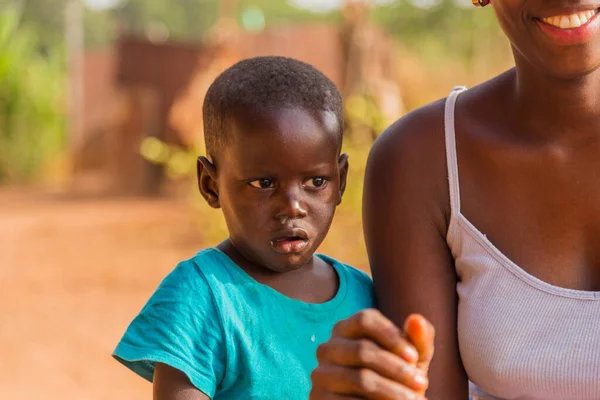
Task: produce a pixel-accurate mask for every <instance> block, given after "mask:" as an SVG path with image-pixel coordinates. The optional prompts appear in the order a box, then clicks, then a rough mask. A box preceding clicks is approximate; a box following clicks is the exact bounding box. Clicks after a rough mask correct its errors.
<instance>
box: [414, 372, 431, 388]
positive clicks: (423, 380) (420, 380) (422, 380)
mask: <svg viewBox="0 0 600 400" xmlns="http://www.w3.org/2000/svg"><path fill="white" fill-rule="evenodd" d="M414 381H415V383H416V384H417V385H419V386H421V387H427V385H429V381H428V379H427V378H426V377H424V376H423V375H415V377H414Z"/></svg>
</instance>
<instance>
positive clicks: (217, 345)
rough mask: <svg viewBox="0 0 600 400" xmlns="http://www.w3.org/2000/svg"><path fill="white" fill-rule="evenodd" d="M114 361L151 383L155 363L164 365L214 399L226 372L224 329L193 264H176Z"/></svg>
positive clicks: (207, 288) (140, 314) (205, 285)
mask: <svg viewBox="0 0 600 400" xmlns="http://www.w3.org/2000/svg"><path fill="white" fill-rule="evenodd" d="M113 356H114V357H115V358H116V359H117V360H118V361H120V362H121V363H122V364H124V365H125V366H126V367H128V368H129V369H131V370H132V371H133V372H135V373H137V374H138V375H140V376H141V377H143V378H145V379H147V380H148V381H150V382H152V379H153V375H154V365H155V363H157V362H160V363H163V364H167V365H169V366H171V367H173V368H175V369H178V370H180V371H182V372H183V373H184V374H186V375H187V377H188V378H189V380H190V381H191V383H192V384H193V385H194V386H195V387H197V388H198V389H199V390H201V391H202V392H203V393H205V394H206V395H207V396H208V397H210V398H213V397H214V394H215V390H216V388H217V386H218V385H219V383H220V382H221V381H222V379H223V376H224V373H225V367H226V359H227V358H226V345H225V337H224V329H223V325H222V323H221V317H220V314H219V312H218V309H217V307H216V305H215V301H214V298H213V295H212V292H211V290H210V287H209V285H208V282H207V281H206V278H205V277H204V275H203V274H202V272H201V271H200V270H199V269H198V268H196V266H195V264H194V263H193V262H189V261H188V262H183V263H181V264H179V265H178V266H177V268H175V270H174V271H173V272H171V273H170V274H169V275H168V276H167V277H166V278H165V279H164V280H163V282H162V283H161V284H160V286H159V287H158V289H157V290H156V292H155V293H154V294H153V295H152V297H151V298H150V300H148V302H147V303H146V305H145V306H144V308H143V309H142V311H141V312H140V313H139V315H137V316H136V317H135V319H134V320H133V321H132V322H131V324H130V325H129V327H128V328H127V331H126V332H125V334H124V336H123V338H122V339H121V341H120V342H119V344H118V345H117V348H116V349H115V351H114V353H113Z"/></svg>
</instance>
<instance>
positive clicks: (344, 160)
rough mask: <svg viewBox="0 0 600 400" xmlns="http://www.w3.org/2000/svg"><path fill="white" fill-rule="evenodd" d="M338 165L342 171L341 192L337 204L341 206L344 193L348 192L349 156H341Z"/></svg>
mask: <svg viewBox="0 0 600 400" xmlns="http://www.w3.org/2000/svg"><path fill="white" fill-rule="evenodd" d="M338 164H339V170H340V192H339V196H338V202H337V204H338V205H339V204H340V203H341V202H342V196H343V195H344V192H345V191H346V180H347V178H348V168H349V164H348V154H346V153H344V154H342V155H340V158H339V159H338Z"/></svg>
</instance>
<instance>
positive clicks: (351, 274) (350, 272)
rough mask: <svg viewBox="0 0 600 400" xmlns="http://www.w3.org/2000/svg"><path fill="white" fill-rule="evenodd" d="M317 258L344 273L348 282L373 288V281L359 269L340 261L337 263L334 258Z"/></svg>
mask: <svg viewBox="0 0 600 400" xmlns="http://www.w3.org/2000/svg"><path fill="white" fill-rule="evenodd" d="M317 256H318V257H320V258H321V259H323V260H325V261H326V262H328V263H329V264H330V265H333V266H334V267H337V269H341V270H343V271H345V273H346V275H347V279H348V280H349V281H354V282H357V283H358V284H360V285H364V286H373V280H372V279H371V277H370V276H369V275H368V274H367V273H366V272H364V271H361V270H360V269H358V268H355V267H353V266H351V265H349V264H345V263H343V262H341V261H338V260H336V259H335V258H333V257H330V256H328V255H325V254H318V255H317Z"/></svg>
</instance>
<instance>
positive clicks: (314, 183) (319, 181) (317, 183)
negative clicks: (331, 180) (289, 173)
mask: <svg viewBox="0 0 600 400" xmlns="http://www.w3.org/2000/svg"><path fill="white" fill-rule="evenodd" d="M326 183H327V179H325V178H312V179H310V180H309V181H308V182H306V186H309V187H316V188H320V187H323V186H325V184H326Z"/></svg>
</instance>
